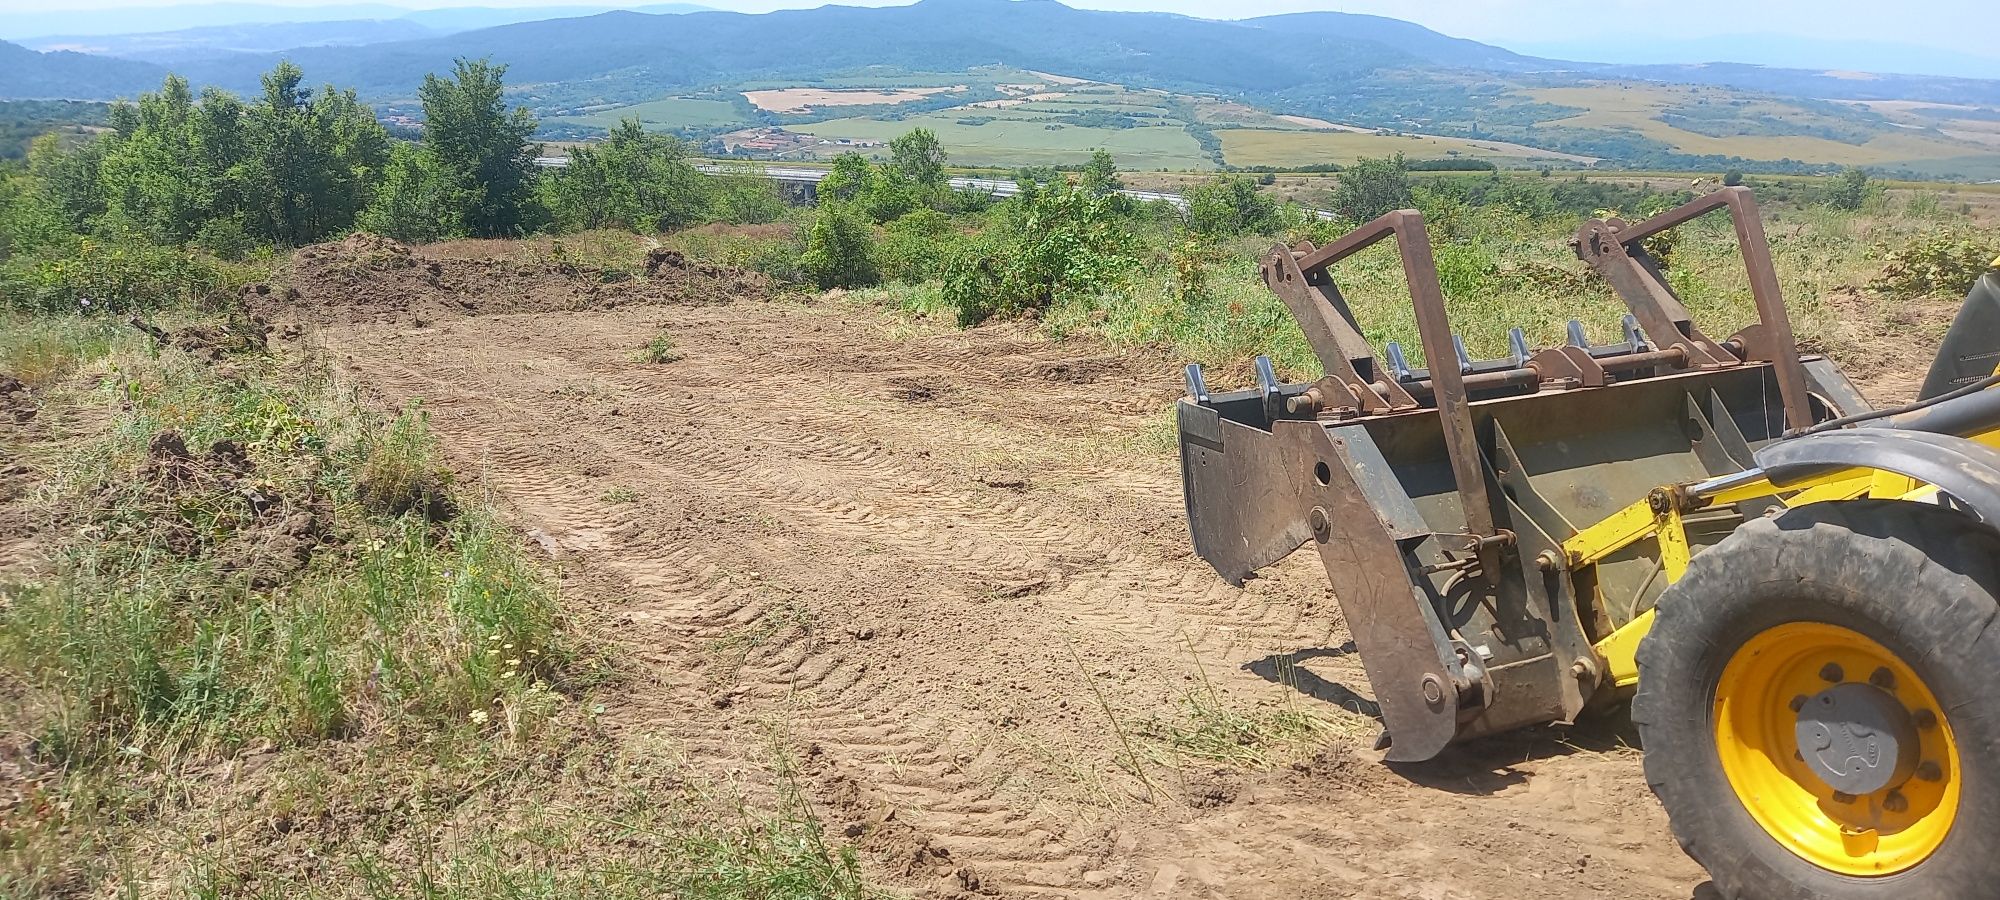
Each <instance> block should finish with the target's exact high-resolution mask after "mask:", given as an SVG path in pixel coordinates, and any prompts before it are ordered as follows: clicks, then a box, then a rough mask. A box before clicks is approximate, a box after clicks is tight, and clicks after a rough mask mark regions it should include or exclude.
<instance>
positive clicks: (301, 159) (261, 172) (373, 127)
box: [203, 62, 389, 246]
mask: <svg viewBox="0 0 2000 900" xmlns="http://www.w3.org/2000/svg"><path fill="white" fill-rule="evenodd" d="M303 80H304V73H303V72H301V71H299V68H298V67H297V66H294V65H292V64H291V63H290V62H281V63H279V64H278V66H277V68H275V69H272V70H271V72H270V73H269V74H266V75H265V76H264V96H263V99H262V101H261V102H259V103H258V104H257V105H255V106H252V107H250V109H249V111H248V113H247V114H246V115H245V116H244V117H243V119H244V122H245V123H246V127H245V129H244V131H245V134H246V139H245V141H244V143H245V144H246V145H247V153H246V156H247V159H246V160H245V162H244V164H243V165H242V166H241V168H240V169H239V170H238V171H237V172H236V173H235V174H236V178H235V179H234V180H235V181H236V182H237V183H238V184H240V185H241V187H242V189H243V190H244V192H245V194H246V196H247V197H251V198H255V200H254V202H245V203H243V210H244V213H245V218H246V220H247V224H248V226H249V227H248V231H249V232H250V233H252V234H255V235H257V236H260V237H262V238H264V239H265V240H268V241H270V242H272V243H275V244H278V245H280V246H298V245H301V244H308V243H312V242H314V241H320V240H324V239H326V238H327V237H328V236H330V235H334V234H338V233H340V232H343V231H346V230H347V229H349V228H352V227H353V226H354V222H355V218H356V217H357V216H358V215H360V213H361V210H362V209H363V208H364V207H365V206H366V205H367V203H368V201H369V199H370V196H371V191H370V188H371V185H372V182H373V181H374V179H376V178H378V177H380V175H381V172H382V168H383V167H384V166H385V165H386V164H387V163H388V156H389V135H388V132H386V131H384V130H383V129H382V126H381V125H379V124H377V123H376V121H375V117H374V116H373V115H372V114H370V113H369V112H368V111H367V110H366V109H365V108H364V107H362V106H361V105H360V103H359V102H357V101H356V99H355V96H354V94H353V93H352V92H347V93H340V92H337V91H335V90H334V89H333V88H332V86H330V85H329V86H328V87H326V88H325V89H324V90H323V91H321V92H320V94H319V96H318V97H314V96H313V95H312V93H311V91H307V90H301V88H300V83H301V82H302V81H303ZM203 105H204V106H206V105H207V103H206V102H204V104H203Z"/></svg>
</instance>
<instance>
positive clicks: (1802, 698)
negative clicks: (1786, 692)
mask: <svg viewBox="0 0 2000 900" xmlns="http://www.w3.org/2000/svg"><path fill="white" fill-rule="evenodd" d="M1790 706H1791V707H1792V712H1798V711H1799V710H1802V709H1805V708H1806V695H1804V694H1799V695H1798V696H1795V697H1793V698H1792V702H1791V704H1790Z"/></svg>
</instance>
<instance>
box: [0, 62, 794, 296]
mask: <svg viewBox="0 0 2000 900" xmlns="http://www.w3.org/2000/svg"><path fill="white" fill-rule="evenodd" d="M506 71H507V67H506V66H504V65H497V64H493V63H490V62H488V61H486V60H464V59H461V60H458V61H457V62H456V64H455V65H454V67H453V70H452V71H451V73H449V74H448V75H442V76H441V75H436V74H433V75H429V76H427V77H426V78H425V79H424V83H423V85H422V86H421V87H420V88H419V89H418V92H417V93H418V98H419V99H420V100H421V102H422V105H423V111H424V125H423V128H422V130H421V136H420V137H419V138H418V139H417V140H415V141H401V140H396V139H394V138H392V137H391V135H390V133H389V132H388V131H387V130H386V129H385V128H384V127H383V126H382V125H381V124H380V123H379V122H377V120H376V118H375V115H374V113H373V112H372V111H371V110H370V109H369V108H368V107H367V106H365V105H363V104H362V103H360V102H359V101H358V100H357V99H356V95H355V92H354V91H352V90H346V91H343V90H337V89H335V88H334V87H332V86H330V85H329V86H325V87H322V88H321V89H319V90H318V91H313V90H312V89H310V88H309V87H307V86H306V85H305V73H303V72H302V71H301V70H300V69H299V68H298V67H297V66H295V65H293V64H291V63H290V62H283V63H279V64H278V66H277V67H276V68H274V69H272V70H271V71H270V72H269V73H267V74H266V75H264V76H263V87H264V90H263V94H262V95H261V96H259V97H255V98H250V99H243V98H239V97H237V96H235V95H233V94H231V93H229V92H227V91H222V90H219V89H215V88H209V89H206V90H203V91H201V92H200V93H199V94H197V93H196V92H195V91H194V90H193V88H192V87H191V86H190V85H189V83H188V82H187V80H186V79H183V78H180V77H178V76H169V77H168V78H167V79H166V81H165V83H164V84H162V85H161V87H160V89H159V90H158V91H157V92H152V93H147V94H144V95H142V96H140V97H139V99H138V100H137V102H135V103H129V104H118V105H114V106H112V107H111V108H110V109H109V111H108V113H107V114H106V117H105V128H104V130H103V132H102V133H101V134H99V135H98V136H96V137H94V138H91V139H87V140H83V141H77V140H76V139H75V137H74V136H71V135H55V134H49V135H44V136H42V137H41V138H39V139H38V140H36V141H35V143H34V145H33V146H32V148H31V149H30V150H29V152H28V153H27V159H26V161H25V164H24V165H22V166H20V167H19V169H18V171H17V172H16V173H15V174H13V175H12V176H11V177H8V178H6V179H5V183H4V186H0V258H4V256H5V255H13V254H19V253H28V252H34V251H36V250H38V249H42V248H50V249H55V250H60V249H63V248H65V247H66V246H68V245H70V244H72V243H73V242H74V240H75V239H77V238H79V237H84V236H96V237H101V238H105V239H115V240H126V241H144V242H147V243H150V244H155V245H160V246H171V247H180V246H195V247H198V248H201V249H204V250H207V251H209V252H211V253H213V254H214V255H216V256H219V257H222V258H225V259H227V258H236V257H240V256H242V255H243V254H245V253H247V252H250V251H251V250H253V249H254V248H256V247H259V246H264V247H273V248H287V247H296V246H301V245H304V244H310V243H314V242H317V241H322V240H327V239H329V238H333V237H338V236H340V235H343V234H346V233H348V232H351V231H353V230H355V229H365V230H369V231H374V232H378V233H382V234H386V235H389V236H391V237H396V238H400V239H405V240H416V241H431V240H440V239H445V238H451V237H460V236H473V237H506V236H516V235H523V234H529V233H534V232H538V231H563V230H579V229H587V228H600V227H626V228H633V229H638V230H648V231H655V230H662V229H669V228H675V227H680V226H683V225H687V224H691V223H693V222H697V221H703V220H707V219H713V218H723V219H730V220H734V221H768V220H770V219H772V218H775V217H777V216H779V215H782V214H783V204H782V202H781V200H780V198H779V197H778V196H777V195H776V193H775V190H774V189H772V188H770V187H769V186H768V185H764V184H762V183H761V182H760V181H757V180H754V179H747V178H737V179H731V178H722V179H717V178H710V177H705V176H703V175H702V174H701V173H700V172H698V171H696V170H695V169H694V167H693V166H692V165H690V164H688V163H687V161H686V151H685V148H684V147H683V146H682V145H681V143H680V142H679V141H678V140H677V139H675V138H673V137H671V136H667V135H658V134H651V133H648V132H646V131H644V130H643V129H641V128H640V127H639V126H638V124H637V123H636V122H627V123H625V124H624V125H623V126H622V127H620V128H617V129H614V130H613V131H612V132H611V133H610V134H609V135H608V136H607V138H606V139H605V140H604V141H602V142H600V143H598V144H595V145H593V146H589V147H583V148H579V149H577V150H575V151H574V152H573V153H572V155H571V157H570V164H569V167H568V168H567V169H565V170H557V171H553V172H538V171H537V169H536V166H535V157H536V155H537V145H536V144H534V143H532V142H531V141H530V138H531V136H532V135H533V134H534V133H535V129H536V127H537V122H536V121H535V118H534V117H533V116H532V115H531V114H529V113H528V111H527V110H525V109H519V108H513V109H510V108H509V107H508V105H507V102H506V99H505V94H504V76H505V74H506Z"/></svg>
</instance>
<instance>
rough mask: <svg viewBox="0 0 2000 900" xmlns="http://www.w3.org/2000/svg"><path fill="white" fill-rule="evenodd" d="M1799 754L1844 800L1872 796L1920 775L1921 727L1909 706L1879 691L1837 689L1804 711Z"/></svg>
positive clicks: (1864, 687) (1861, 687) (1844, 686)
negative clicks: (1916, 774)
mask: <svg viewBox="0 0 2000 900" xmlns="http://www.w3.org/2000/svg"><path fill="white" fill-rule="evenodd" d="M1797 732H1798V741H1799V754H1800V755H1801V756H1803V757H1804V758H1805V764H1806V767H1807V768H1809V769H1811V770H1812V773H1813V774H1814V775H1817V776H1819V778H1820V780H1821V781H1824V782H1826V785H1827V787H1830V788H1833V789H1834V790H1836V791H1839V792H1841V793H1844V794H1854V795H1862V794H1872V793H1875V792H1876V791H1879V790H1882V789H1883V788H1888V787H1894V786H1896V785H1899V784H1902V783H1903V782H1905V781H1908V780H1909V778H1910V776H1911V775H1912V774H1914V773H1915V772H1916V770H1917V756H1918V755H1919V754H1918V752H1917V725H1916V721H1915V720H1914V719H1913V718H1912V717H1911V716H1910V712H1909V710H1907V709H1904V708H1903V704H1901V703H1899V702H1897V700H1896V698H1895V697H1893V696H1891V695H1890V694H1889V693H1888V692H1887V691H1884V690H1882V689H1880V688H1877V687H1875V686H1874V685H1869V684H1862V683H1858V682H1850V683H1847V684H1836V685H1834V686H1833V687H1830V688H1827V689H1826V690H1823V691H1820V692H1819V693H1818V694H1815V695H1813V696H1812V697H1809V698H1807V699H1806V703H1805V706H1803V707H1801V708H1800V709H1799V720H1798V726H1797Z"/></svg>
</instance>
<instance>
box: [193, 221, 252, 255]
mask: <svg viewBox="0 0 2000 900" xmlns="http://www.w3.org/2000/svg"><path fill="white" fill-rule="evenodd" d="M194 245H195V246H197V247H200V248H201V249H203V250H206V251H208V252H209V253H210V254H211V255H213V256H214V257H215V258H216V259H221V260H227V261H229V262H241V261H242V260H243V258H244V257H246V256H249V255H250V252H251V251H252V250H255V249H256V248H257V242H256V241H254V240H252V239H251V238H250V235H248V234H245V233H244V231H243V223H241V222H239V221H237V220H235V219H214V220H211V221H210V222H209V223H208V224H206V225H203V226H201V230H200V231H198V232H195V236H194Z"/></svg>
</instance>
